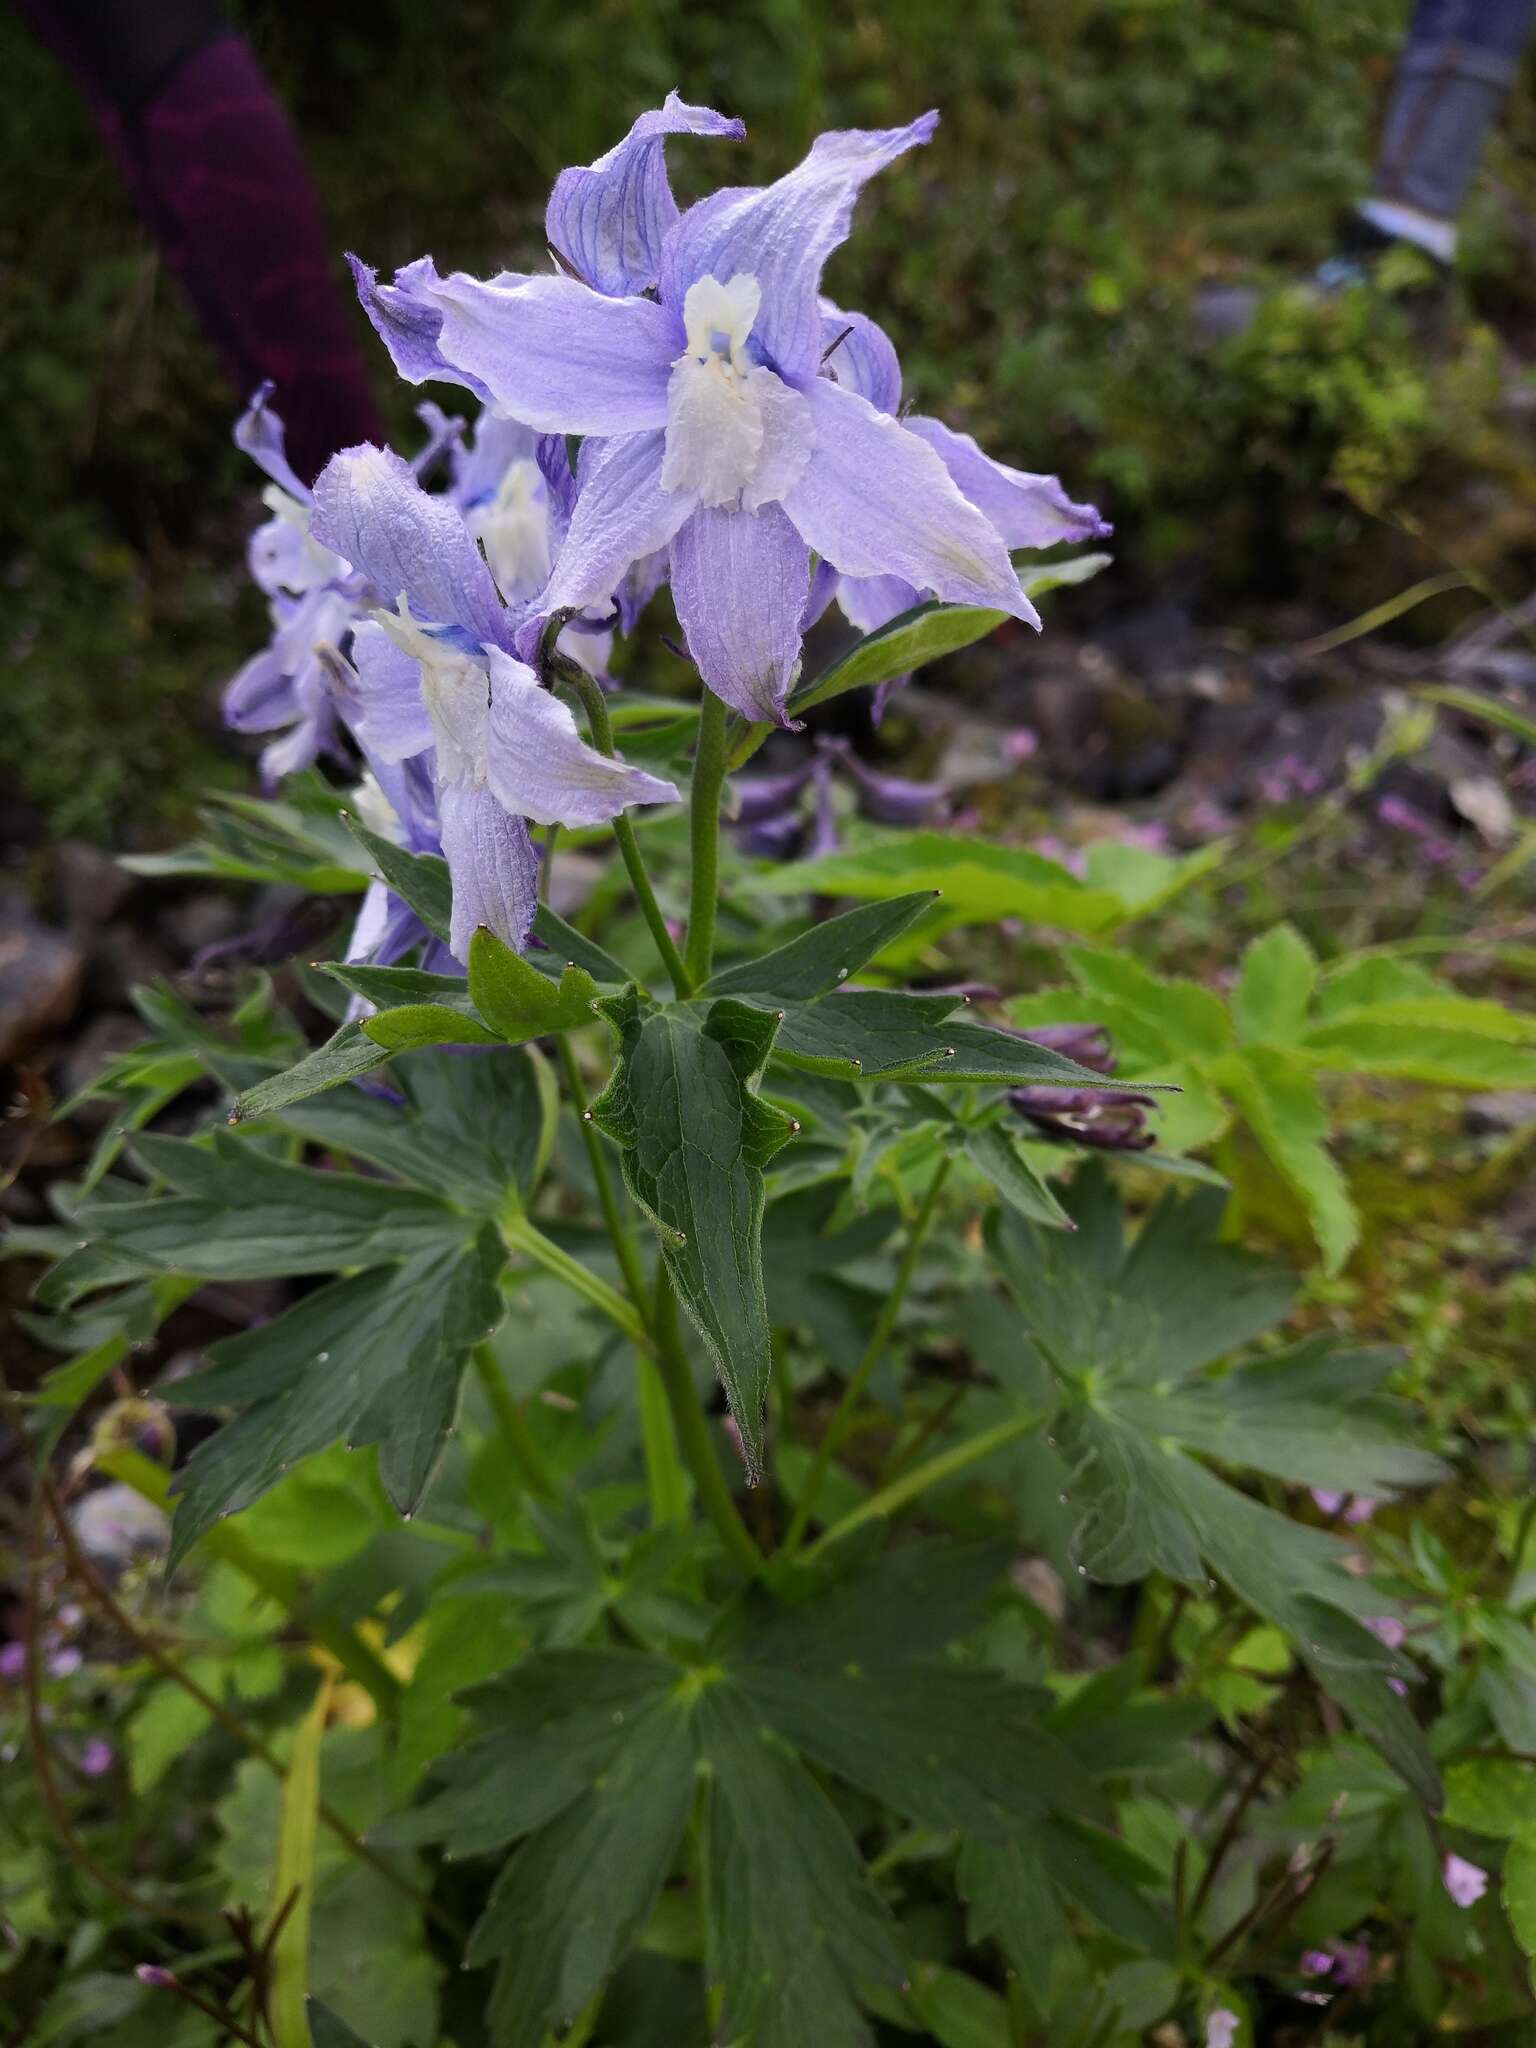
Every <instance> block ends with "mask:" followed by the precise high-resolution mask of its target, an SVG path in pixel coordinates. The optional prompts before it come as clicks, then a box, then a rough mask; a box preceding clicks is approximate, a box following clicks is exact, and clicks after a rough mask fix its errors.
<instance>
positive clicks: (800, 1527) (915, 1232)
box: [784, 1152, 950, 1556]
mask: <svg viewBox="0 0 1536 2048" xmlns="http://www.w3.org/2000/svg"><path fill="white" fill-rule="evenodd" d="M949 1168H950V1155H949V1154H948V1153H947V1152H946V1153H945V1154H944V1156H943V1158H942V1159H940V1161H939V1163H938V1165H937V1166H936V1167H935V1168H934V1170H933V1178H932V1179H931V1180H930V1181H929V1183H928V1192H927V1193H926V1194H925V1195H924V1197H923V1202H922V1207H921V1208H920V1209H919V1210H918V1212H917V1215H916V1216H915V1217H914V1218H913V1221H912V1227H911V1229H910V1230H909V1231H908V1233H907V1244H906V1249H905V1251H903V1253H902V1255H901V1264H900V1265H899V1266H898V1267H897V1269H896V1280H895V1284H894V1285H893V1286H892V1288H891V1291H890V1293H889V1294H888V1295H887V1296H886V1297H885V1302H884V1305H883V1307H882V1308H881V1310H880V1315H879V1318H878V1320H877V1321H876V1323H875V1327H874V1329H873V1330H872V1331H871V1333H870V1338H869V1342H868V1344H866V1345H865V1347H864V1356H863V1357H862V1358H861V1359H860V1360H859V1362H858V1365H857V1366H856V1367H855V1369H854V1374H853V1377H852V1379H850V1380H849V1382H848V1384H847V1386H846V1387H844V1389H843V1398H842V1399H841V1400H840V1401H839V1402H838V1404H837V1406H836V1408H835V1409H834V1410H833V1412H832V1420H831V1421H830V1422H829V1423H828V1424H827V1428H826V1432H825V1434H824V1435H823V1437H822V1439H821V1442H820V1443H819V1444H818V1445H817V1446H816V1455H815V1457H814V1458H813V1459H812V1460H811V1469H810V1471H809V1472H807V1473H806V1475H805V1484H804V1486H802V1487H801V1489H800V1498H799V1500H798V1501H796V1503H795V1513H794V1518H793V1520H792V1521H791V1522H790V1525H789V1534H788V1535H787V1536H786V1537H785V1538H784V1555H785V1556H791V1555H793V1553H794V1552H795V1551H796V1550H797V1549H798V1548H799V1544H800V1539H801V1537H802V1536H804V1534H805V1530H806V1525H807V1524H808V1523H809V1521H810V1519H811V1514H812V1511H813V1509H814V1508H815V1506H816V1496H817V1494H818V1493H819V1492H820V1491H821V1483H822V1481H823V1480H824V1479H825V1478H826V1476H827V1467H828V1466H829V1465H830V1464H831V1463H832V1460H833V1458H834V1456H835V1455H836V1453H837V1449H838V1446H839V1445H840V1444H841V1443H842V1441H843V1439H844V1438H845V1437H846V1436H847V1434H848V1429H849V1425H850V1424H851V1423H852V1421H853V1412H854V1410H855V1409H856V1408H857V1407H858V1405H859V1401H860V1399H861V1398H862V1396H863V1393H864V1389H865V1388H866V1387H867V1386H868V1385H869V1381H870V1376H871V1374H872V1373H873V1372H874V1369H875V1367H876V1366H877V1365H878V1364H879V1363H880V1360H881V1359H882V1358H883V1357H884V1355H885V1347H886V1345H887V1344H888V1343H889V1342H890V1337H891V1332H892V1331H893V1330H894V1329H895V1327H896V1319H897V1317H898V1316H899V1315H900V1314H901V1305H902V1303H903V1301H905V1299H906V1294H907V1289H908V1287H909V1286H910V1285H911V1284H912V1275H913V1273H914V1272H915V1271H916V1270H917V1261H918V1258H919V1256H920V1254H921V1252H922V1249H923V1240H924V1239H925V1238H926V1237H927V1235H928V1226H929V1225H930V1224H931V1223H932V1221H933V1216H934V1211H935V1210H936V1209H937V1208H938V1206H939V1196H940V1194H941V1193H942V1191H943V1187H944V1183H945V1181H946V1180H947V1179H948V1178H949ZM918 1469H919V1470H922V1469H924V1468H923V1467H919V1468H918ZM877 1498H878V1496H877Z"/></svg>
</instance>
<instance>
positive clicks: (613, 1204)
mask: <svg viewBox="0 0 1536 2048" xmlns="http://www.w3.org/2000/svg"><path fill="white" fill-rule="evenodd" d="M555 1047H556V1057H557V1058H558V1059H559V1062H560V1072H561V1074H562V1076H563V1077H564V1080H565V1092H566V1094H567V1095H568V1096H569V1097H570V1099H571V1107H572V1109H574V1110H575V1112H576V1127H577V1129H578V1130H579V1131H580V1132H581V1139H582V1143H583V1144H584V1145H585V1146H586V1148H587V1164H588V1165H589V1166H590V1167H591V1169H592V1182H593V1185H594V1186H595V1187H596V1189H597V1206H598V1207H599V1208H600V1209H601V1210H602V1212H603V1225H604V1228H605V1229H606V1230H607V1232H608V1235H609V1237H610V1238H611V1239H612V1241H613V1252H614V1257H615V1258H616V1259H617V1260H618V1262H619V1271H620V1272H621V1273H622V1274H623V1276H624V1289H625V1292H626V1293H627V1294H628V1296H629V1298H630V1300H631V1301H632V1302H633V1303H634V1305H635V1308H636V1311H637V1312H638V1313H639V1314H640V1315H642V1316H643V1315H644V1314H645V1313H646V1309H647V1305H648V1298H649V1289H648V1288H647V1287H646V1284H645V1268H644V1266H642V1265H641V1263H640V1254H639V1251H638V1250H637V1249H636V1246H635V1238H634V1232H633V1231H632V1230H631V1229H630V1227H629V1224H628V1222H627V1220H626V1218H625V1216H624V1212H623V1210H622V1209H621V1208H620V1207H619V1198H618V1196H617V1195H616V1194H615V1192H614V1186H613V1175H612V1174H611V1173H610V1172H609V1171H608V1155H607V1154H606V1153H605V1152H604V1150H603V1141H602V1139H601V1138H600V1137H599V1136H598V1134H597V1131H596V1130H595V1128H594V1127H593V1125H592V1124H590V1123H589V1122H588V1121H587V1091H586V1089H585V1088H584V1087H583V1085H582V1079H581V1069H580V1067H578V1066H577V1064H576V1055H575V1053H574V1052H573V1051H572V1049H571V1041H570V1036H569V1034H568V1033H566V1032H563V1031H562V1032H561V1033H560V1034H559V1035H558V1037H557V1038H556V1040H555Z"/></svg>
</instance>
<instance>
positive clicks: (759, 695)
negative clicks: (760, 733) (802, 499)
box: [672, 505, 811, 725]
mask: <svg viewBox="0 0 1536 2048" xmlns="http://www.w3.org/2000/svg"><path fill="white" fill-rule="evenodd" d="M810 573H811V564H810V554H809V551H808V549H807V548H806V545H805V542H804V541H803V540H802V539H801V538H800V536H799V534H798V533H796V531H795V529H794V527H793V526H792V525H791V524H790V522H789V520H788V519H787V518H786V517H785V515H784V512H783V511H782V510H781V508H780V507H779V506H777V505H765V506H764V507H763V509H762V511H761V512H726V511H722V510H720V509H719V508H718V507H709V506H701V507H700V509H699V510H698V511H697V512H695V513H694V515H693V517H692V518H691V519H690V520H689V521H688V523H687V525H686V526H684V527H683V529H682V531H681V532H680V533H679V534H678V536H677V538H676V539H675V540H674V541H673V543H672V601H673V603H674V604H675V605H676V606H677V616H678V622H679V624H680V625H681V626H682V629H683V634H684V637H685V638H686V640H687V642H688V652H689V654H690V655H691V656H692V658H693V661H694V664H695V666H696V667H697V668H698V671H699V674H700V675H701V676H702V677H703V678H704V680H705V682H706V683H707V684H708V685H709V687H710V688H711V689H712V690H713V691H714V693H715V695H716V696H717V697H720V698H723V699H724V701H725V702H726V703H727V704H729V705H730V706H731V708H732V710H733V711H739V712H740V713H741V715H742V717H743V718H747V719H751V720H753V721H761V720H766V721H768V722H771V723H772V724H775V725H792V724H793V720H791V719H788V718H786V717H785V715H784V700H785V698H786V697H787V696H788V695H789V688H790V683H791V681H792V679H793V676H794V672H795V666H796V663H797V662H798V661H799V659H800V616H801V613H802V612H803V611H804V609H805V598H806V591H807V589H808V587H809V584H810Z"/></svg>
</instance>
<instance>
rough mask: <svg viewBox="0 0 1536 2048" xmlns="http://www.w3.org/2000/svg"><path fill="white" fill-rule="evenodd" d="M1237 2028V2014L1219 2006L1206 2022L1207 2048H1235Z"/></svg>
mask: <svg viewBox="0 0 1536 2048" xmlns="http://www.w3.org/2000/svg"><path fill="white" fill-rule="evenodd" d="M1237 2028H1238V2018H1237V2014H1236V2013H1235V2012H1231V2011H1229V2010H1228V2008H1227V2007H1226V2006H1224V2005H1223V2006H1218V2007H1217V2009H1216V2011H1215V2012H1213V2013H1211V2014H1210V2015H1209V2017H1208V2018H1207V2020H1206V2022H1205V2048H1235V2043H1236V2041H1237Z"/></svg>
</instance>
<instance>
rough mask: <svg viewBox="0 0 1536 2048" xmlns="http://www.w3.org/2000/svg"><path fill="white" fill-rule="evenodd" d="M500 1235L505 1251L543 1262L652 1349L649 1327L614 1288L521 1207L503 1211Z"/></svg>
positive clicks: (641, 1347) (642, 1347) (646, 1349)
mask: <svg viewBox="0 0 1536 2048" xmlns="http://www.w3.org/2000/svg"><path fill="white" fill-rule="evenodd" d="M501 1235H502V1240H503V1242H504V1243H505V1245H506V1247H507V1249H508V1251H514V1252H522V1253H523V1254H524V1255H525V1256H526V1257H528V1258H530V1259H532V1260H533V1262H534V1264H535V1265H536V1266H542V1267H543V1268H544V1271H545V1272H546V1273H549V1274H551V1275H552V1276H553V1277H554V1278H555V1279H556V1280H560V1281H563V1282H564V1284H565V1285H566V1286H567V1287H569V1288H570V1289H571V1291H572V1292H573V1293H575V1294H579V1295H581V1297H582V1298H583V1300H585V1301H589V1302H590V1303H591V1304H592V1306H593V1308H595V1309H597V1310H598V1311H599V1312H600V1313H601V1314H603V1315H605V1316H606V1317H607V1318H608V1320H609V1322H610V1323H616V1324H617V1325H618V1327H619V1328H620V1329H621V1330H622V1331H623V1332H624V1334H625V1336H626V1337H628V1338H629V1340H630V1342H631V1343H632V1344H634V1345H635V1346H637V1347H638V1349H639V1350H641V1351H644V1352H646V1353H650V1352H653V1351H654V1350H655V1348H656V1346H655V1344H654V1342H653V1340H652V1337H651V1333H650V1331H649V1330H648V1329H647V1328H646V1327H645V1324H644V1323H643V1322H642V1321H641V1320H640V1317H639V1316H638V1315H637V1314H636V1312H635V1309H634V1307H633V1305H632V1304H631V1303H630V1302H627V1301H626V1300H625V1299H624V1297H623V1295H622V1294H620V1293H619V1292H618V1290H617V1288H613V1287H610V1286H609V1285H608V1282H607V1281H606V1280H600V1279H599V1278H598V1276H597V1274H596V1273H589V1272H588V1270H587V1268H586V1267H585V1266H584V1265H582V1263H581V1261H580V1260H579V1259H573V1258H572V1257H571V1255H570V1253H569V1252H567V1251H562V1250H561V1248H560V1247H559V1245H557V1244H556V1243H555V1242H554V1240H553V1238H548V1237H546V1236H545V1235H544V1233H543V1231H542V1230H540V1229H539V1227H538V1226H537V1224H535V1223H531V1222H530V1221H529V1220H528V1218H527V1217H526V1216H525V1215H523V1213H522V1211H521V1210H517V1211H515V1212H509V1213H507V1214H505V1215H503V1217H502V1218H501Z"/></svg>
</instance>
